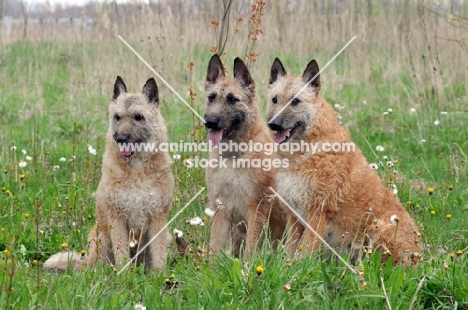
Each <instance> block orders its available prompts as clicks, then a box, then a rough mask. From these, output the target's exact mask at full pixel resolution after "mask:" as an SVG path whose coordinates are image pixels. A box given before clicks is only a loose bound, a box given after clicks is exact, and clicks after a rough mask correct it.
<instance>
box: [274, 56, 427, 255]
mask: <svg viewBox="0 0 468 310" xmlns="http://www.w3.org/2000/svg"><path fill="white" fill-rule="evenodd" d="M314 77H315V78H314ZM320 88H321V85H320V75H319V67H318V64H317V62H316V61H315V60H312V61H311V62H310V63H309V64H308V65H307V67H306V69H305V71H304V72H303V74H302V76H299V77H289V76H287V73H286V70H285V68H284V66H283V64H282V63H281V61H280V60H279V59H278V58H276V59H275V60H274V62H273V65H272V67H271V72H270V82H269V88H268V119H269V122H268V126H269V127H270V129H271V130H272V131H274V136H273V137H274V140H275V142H277V143H279V144H280V146H284V145H286V144H288V143H289V144H290V145H291V144H293V143H296V144H301V148H299V149H298V151H296V152H290V151H284V152H282V151H281V148H280V151H279V152H278V156H279V158H287V159H288V160H289V167H287V168H282V167H280V168H278V173H277V175H276V185H277V191H278V194H279V195H280V196H281V197H283V198H284V199H285V201H286V202H287V203H288V204H290V206H291V207H292V208H294V209H295V210H296V211H297V212H298V213H299V214H300V215H301V217H303V218H304V220H306V221H307V222H308V224H310V225H311V227H312V228H314V229H315V230H316V231H317V232H318V233H319V234H320V235H321V237H323V238H324V239H325V240H326V241H327V242H328V243H330V244H331V245H332V246H333V247H335V248H337V250H339V251H341V252H347V253H348V254H349V255H350V257H351V261H353V262H355V261H356V260H358V259H361V258H362V256H363V254H364V253H370V252H372V249H377V250H380V251H381V252H382V253H384V254H385V255H387V258H388V255H393V256H394V259H395V260H394V261H395V262H398V261H403V262H405V263H406V264H413V263H416V262H417V261H418V260H419V259H420V255H419V252H420V243H419V240H420V234H419V233H418V231H417V226H416V224H415V222H414V221H413V219H412V218H411V217H410V215H409V214H408V212H407V211H406V210H405V209H404V208H403V206H402V205H401V204H400V203H399V201H398V199H397V197H395V195H394V194H393V192H392V191H391V190H390V189H389V188H388V187H386V186H385V185H384V184H383V182H382V180H381V179H380V177H379V175H378V174H377V173H376V171H375V170H374V169H372V168H371V167H370V166H369V163H368V162H367V161H366V159H365V157H364V155H363V154H362V152H361V150H360V149H359V148H358V147H356V146H355V145H354V143H352V141H351V138H350V136H349V134H348V132H347V131H346V130H345V129H344V128H343V127H342V126H341V125H339V123H338V121H337V119H336V116H335V113H334V111H333V108H332V107H331V106H330V105H329V104H328V103H327V102H326V101H325V100H324V99H323V98H321V97H320V96H319V92H320ZM301 90H302V91H301ZM312 143H313V144H315V146H318V149H315V153H312V152H311V149H306V148H304V147H303V146H304V145H310V144H312ZM330 145H335V146H336V145H337V146H341V147H340V148H335V149H331V148H330V147H329V146H330ZM325 146H327V148H325ZM286 149H288V150H291V149H292V148H286ZM391 185H392V184H391ZM319 246H320V240H319V239H318V238H316V236H315V235H314V234H313V232H312V231H310V230H309V229H306V230H305V231H304V234H303V236H302V239H301V241H300V247H304V248H308V249H309V250H314V249H317V248H318V247H319Z"/></svg>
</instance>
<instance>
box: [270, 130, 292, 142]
mask: <svg viewBox="0 0 468 310" xmlns="http://www.w3.org/2000/svg"><path fill="white" fill-rule="evenodd" d="M290 131H291V130H290V129H287V130H282V131H277V132H276V133H275V134H274V135H273V140H275V142H276V143H281V142H283V141H284V140H286V138H287V137H288V136H289V132H290Z"/></svg>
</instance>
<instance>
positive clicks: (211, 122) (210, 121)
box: [205, 116, 220, 129]
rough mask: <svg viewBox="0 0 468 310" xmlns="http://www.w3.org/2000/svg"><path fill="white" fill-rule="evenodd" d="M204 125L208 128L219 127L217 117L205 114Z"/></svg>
mask: <svg viewBox="0 0 468 310" xmlns="http://www.w3.org/2000/svg"><path fill="white" fill-rule="evenodd" d="M205 127H206V128H208V129H220V128H219V118H217V117H214V116H205Z"/></svg>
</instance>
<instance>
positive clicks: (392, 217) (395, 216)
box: [390, 214, 399, 225]
mask: <svg viewBox="0 0 468 310" xmlns="http://www.w3.org/2000/svg"><path fill="white" fill-rule="evenodd" d="M398 221H399V219H398V216H397V215H396V214H393V215H392V216H390V223H392V224H393V225H396V224H398Z"/></svg>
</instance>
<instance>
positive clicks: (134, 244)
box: [128, 239, 138, 248]
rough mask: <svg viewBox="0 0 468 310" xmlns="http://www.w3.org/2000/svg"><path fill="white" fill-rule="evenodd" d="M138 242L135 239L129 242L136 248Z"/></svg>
mask: <svg viewBox="0 0 468 310" xmlns="http://www.w3.org/2000/svg"><path fill="white" fill-rule="evenodd" d="M137 244H138V241H137V240H135V239H133V240H131V241H130V242H129V244H128V245H129V246H130V247H131V248H134V247H136V245H137Z"/></svg>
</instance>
